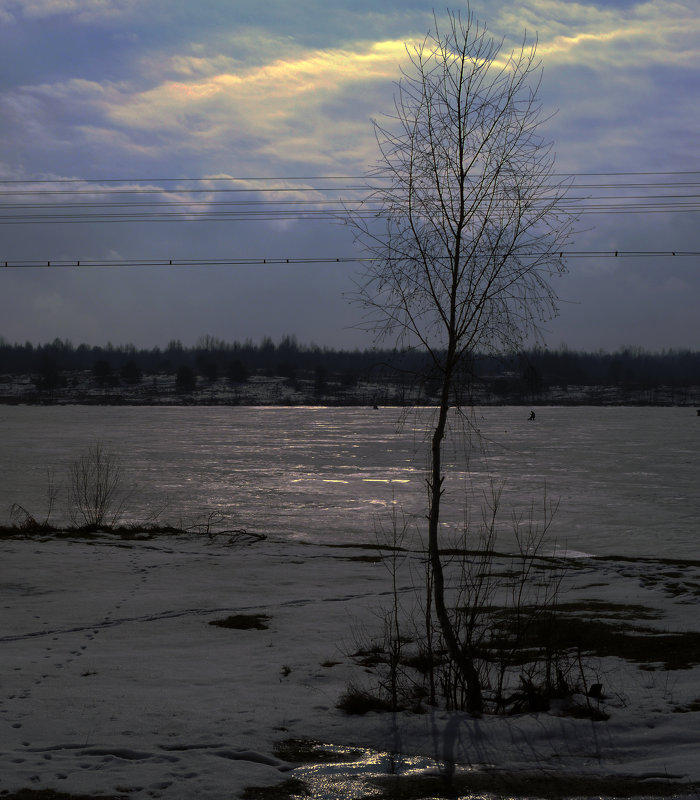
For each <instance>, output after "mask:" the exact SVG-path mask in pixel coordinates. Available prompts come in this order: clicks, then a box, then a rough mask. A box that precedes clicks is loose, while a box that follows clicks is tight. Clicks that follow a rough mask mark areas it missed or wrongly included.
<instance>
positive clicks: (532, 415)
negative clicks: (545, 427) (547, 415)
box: [528, 411, 535, 422]
mask: <svg viewBox="0 0 700 800" xmlns="http://www.w3.org/2000/svg"><path fill="white" fill-rule="evenodd" d="M534 418H535V412H534V411H531V412H530V416H529V417H528V420H529V421H530V422H532V420H533V419H534Z"/></svg>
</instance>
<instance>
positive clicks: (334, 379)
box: [0, 336, 700, 401]
mask: <svg viewBox="0 0 700 800" xmlns="http://www.w3.org/2000/svg"><path fill="white" fill-rule="evenodd" d="M76 375H81V376H82V380H85V379H86V376H87V378H89V380H90V381H92V383H94V384H95V385H96V386H99V387H102V388H109V389H111V390H114V391H119V388H120V387H122V388H123V389H124V390H125V391H126V389H127V388H128V387H129V386H131V387H133V386H137V385H138V384H140V383H141V382H142V381H143V380H144V379H145V377H146V376H153V375H170V376H174V379H175V381H176V383H175V385H176V386H177V387H178V388H179V389H180V390H182V391H185V390H189V391H193V390H195V388H196V387H203V386H207V385H211V384H212V383H214V382H216V383H226V384H231V385H236V384H239V385H240V384H245V383H246V382H248V381H250V380H253V379H256V378H258V379H260V378H261V377H262V376H266V377H272V376H274V377H277V378H280V379H284V380H285V381H287V382H291V383H293V382H295V381H300V380H302V379H303V380H305V381H313V382H315V387H316V391H317V394H318V393H319V391H318V390H319V386H321V385H323V386H325V387H328V386H331V385H334V386H337V387H342V388H343V390H345V389H347V387H351V386H355V385H357V384H358V382H361V381H365V382H367V381H370V382H374V383H379V384H389V383H390V384H392V385H394V386H402V387H409V386H411V387H417V386H418V385H419V384H420V385H421V387H423V388H422V389H421V391H423V392H424V393H425V394H424V396H429V395H430V383H431V380H430V363H429V360H428V357H427V355H426V353H425V352H421V351H410V350H403V351H393V350H381V349H376V350H334V349H330V348H325V347H318V346H315V345H303V344H300V343H299V342H297V340H296V339H295V338H294V337H292V336H287V337H285V338H283V339H282V340H280V341H279V342H277V343H275V342H273V341H272V340H271V339H270V338H265V339H263V340H262V341H261V342H259V343H254V342H252V341H250V340H246V341H245V342H243V343H240V342H237V341H236V342H233V343H227V342H224V341H221V340H219V339H215V338H213V337H211V336H205V337H202V338H201V339H200V340H199V341H198V342H197V344H195V345H194V346H192V347H186V346H183V344H182V343H181V342H180V341H177V340H173V341H171V342H170V343H169V344H168V346H167V347H165V348H163V349H161V348H159V347H154V348H151V349H137V348H136V347H134V346H133V345H119V346H113V345H111V344H107V345H106V346H103V347H99V346H92V345H87V344H80V345H78V346H74V345H73V344H72V343H71V342H70V341H63V340H61V339H55V340H54V341H53V342H51V343H49V344H43V345H33V344H31V343H26V344H10V343H8V342H7V341H5V340H3V339H2V338H0V382H1V383H4V384H9V383H11V382H12V381H14V380H16V379H17V378H18V376H29V379H30V383H31V385H32V386H33V388H34V390H35V391H36V392H39V393H41V392H52V391H54V390H56V389H57V388H59V387H62V386H67V385H70V381H71V379H72V380H73V381H74V382H75V381H76V377H75V376H76ZM464 386H465V392H471V391H472V390H474V387H478V389H479V391H481V393H482V394H483V393H484V392H485V391H487V392H488V393H489V395H490V396H492V397H494V398H495V399H497V398H499V397H502V398H504V399H508V400H509V401H513V400H517V399H521V400H523V401H524V400H527V399H529V400H533V399H536V398H537V397H541V399H542V400H543V401H544V400H546V397H545V395H546V394H547V393H548V392H549V391H551V390H552V389H553V387H556V388H557V390H558V391H559V392H562V391H563V392H567V391H568V390H569V388H570V387H571V388H573V387H614V388H616V389H620V390H624V391H637V392H640V391H641V392H643V391H650V390H655V389H658V388H659V387H665V388H666V389H671V390H674V391H680V392H681V393H682V390H687V389H688V388H689V387H698V386H700V352H694V351H690V350H667V351H662V352H648V351H645V350H642V349H638V348H625V349H623V350H620V351H618V352H615V353H606V352H602V351H601V352H595V353H584V352H576V351H571V350H568V349H565V348H562V349H559V350H548V349H534V350H529V351H526V352H522V353H517V354H512V355H507V356H500V357H494V356H486V355H476V356H474V357H473V359H472V361H471V363H470V365H469V369H468V370H467V372H466V373H465V376H464ZM425 387H427V389H426V388H425ZM402 396H404V397H407V395H406V394H404V395H402Z"/></svg>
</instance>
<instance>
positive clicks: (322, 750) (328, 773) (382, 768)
mask: <svg viewBox="0 0 700 800" xmlns="http://www.w3.org/2000/svg"><path fill="white" fill-rule="evenodd" d="M314 758H315V759H316V760H317V762H318V763H305V764H302V765H300V766H298V767H295V769H294V771H293V773H292V774H293V776H294V778H296V779H297V780H299V781H301V782H302V783H303V784H304V787H305V791H306V792H307V793H308V794H307V793H305V794H304V795H303V796H304V797H307V798H308V797H310V798H312V800H338V798H339V797H342V798H343V800H355V799H356V798H357V799H358V800H359V798H363V799H364V798H371V797H376V798H386V797H393V796H398V795H395V794H394V791H395V789H396V786H395V784H394V782H393V780H392V779H393V778H396V779H401V780H402V781H405V780H406V779H409V778H411V777H415V778H419V777H420V778H426V779H432V781H434V783H432V785H431V787H430V788H429V789H428V788H427V787H426V789H427V791H428V792H429V795H426V797H427V796H430V797H434V798H440V797H451V798H453V799H454V798H455V794H454V792H453V791H452V792H450V791H449V784H448V783H446V782H445V781H448V780H449V779H451V778H453V777H456V776H457V775H466V774H467V773H468V772H471V771H472V770H471V768H467V767H455V765H453V764H451V763H436V761H435V760H434V759H432V758H428V757H426V756H406V755H401V754H396V753H389V752H377V751H375V750H369V749H364V748H362V749H360V748H349V747H341V746H336V745H328V744H317V745H313V747H312V750H311V751H310V752H309V760H312V759H314ZM300 796H301V795H300ZM410 796H411V797H416V795H415V794H411V795H410ZM473 796H474V797H475V795H471V794H468V795H460V798H462V800H469V798H471V797H473ZM292 797H296V795H292Z"/></svg>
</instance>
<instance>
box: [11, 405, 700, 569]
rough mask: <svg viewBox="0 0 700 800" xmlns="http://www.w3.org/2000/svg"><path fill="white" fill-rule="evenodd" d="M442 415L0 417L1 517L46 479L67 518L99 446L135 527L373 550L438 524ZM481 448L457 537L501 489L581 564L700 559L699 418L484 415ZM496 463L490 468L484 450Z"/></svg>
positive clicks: (460, 482) (460, 480)
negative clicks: (432, 488)
mask: <svg viewBox="0 0 700 800" xmlns="http://www.w3.org/2000/svg"><path fill="white" fill-rule="evenodd" d="M431 413H432V412H431V411H430V410H429V409H423V410H421V411H419V412H410V411H408V412H404V416H403V420H402V421H400V420H401V411H400V410H398V409H396V408H382V409H378V410H373V409H369V408H336V409H329V408H243V407H232V408H206V407H199V408H186V407H179V408H119V407H113V408H109V407H97V408H94V407H85V406H65V407H8V406H4V407H0V443H1V445H2V447H1V449H0V512H5V510H6V509H7V508H8V507H9V506H10V504H12V503H20V504H21V505H22V506H24V507H25V508H26V509H27V510H28V511H30V513H32V514H34V515H35V516H36V517H37V519H38V518H40V517H41V516H42V514H43V513H44V510H45V507H46V486H47V476H46V470H47V468H54V469H55V480H56V483H57V485H58V488H59V489H60V493H59V496H58V498H57V501H56V506H55V510H54V517H53V518H54V519H56V520H59V519H61V518H63V519H67V517H68V511H67V508H68V486H67V480H66V477H67V473H68V466H69V464H70V463H71V461H72V460H74V459H75V458H76V457H77V456H79V455H80V454H82V452H84V450H85V449H86V447H87V446H89V445H90V444H91V443H93V442H95V441H102V442H104V443H105V446H106V447H107V448H108V449H111V450H113V451H114V452H115V453H116V454H118V455H119V456H121V458H122V463H123V467H124V480H125V484H126V488H127V489H128V498H127V502H126V505H125V510H126V511H127V513H126V518H127V520H129V521H134V522H143V521H147V520H149V519H151V518H152V516H153V515H154V514H159V515H160V519H161V521H168V522H171V523H173V524H180V523H181V522H182V523H184V524H193V523H195V522H197V521H199V522H201V521H202V520H203V519H205V518H206V516H207V514H208V513H209V512H211V511H216V510H219V511H222V512H224V513H226V514H230V515H231V517H232V519H233V520H235V522H236V524H237V525H239V526H243V527H246V528H248V529H250V530H254V531H256V532H260V533H265V534H269V533H274V534H275V535H279V536H284V537H292V538H296V539H300V540H304V541H313V542H332V541H333V540H334V539H337V538H338V537H340V538H341V539H342V540H344V541H347V540H354V541H360V542H366V541H368V539H370V540H371V539H372V537H373V530H374V526H375V522H376V519H375V517H376V514H377V512H381V511H382V510H385V509H388V508H390V507H391V505H392V503H393V502H396V503H398V504H399V505H400V506H401V508H402V509H403V510H404V512H405V513H407V514H409V515H414V516H415V518H416V519H417V520H418V521H419V522H422V520H423V519H424V514H425V478H424V475H425V473H424V466H425V452H426V451H425V430H426V424H427V423H428V422H429V419H430V414H431ZM465 424H466V427H467V431H468V432H470V431H471V432H474V431H476V430H478V431H479V434H480V438H478V437H476V436H472V441H473V442H474V444H475V447H474V448H473V449H472V450H471V451H470V453H469V454H468V455H467V454H465V452H464V449H463V447H462V446H461V436H460V435H459V427H460V425H459V423H458V421H457V420H456V418H453V425H452V429H451V431H450V432H449V435H448V442H447V455H448V460H451V462H452V465H453V466H454V469H450V471H449V475H448V479H447V481H446V483H445V488H446V491H447V500H449V502H450V505H449V507H446V508H445V520H446V522H447V529H448V530H449V529H452V530H457V529H459V528H460V527H461V524H462V521H463V518H464V502H463V501H464V499H465V498H467V499H468V501H469V503H470V504H476V506H477V507H478V506H479V505H480V504H481V501H482V498H483V493H484V492H486V493H488V492H489V491H490V484H491V482H494V483H495V484H496V485H497V486H503V487H504V492H503V502H504V510H505V512H506V513H505V515H504V516H505V518H507V517H508V509H509V508H510V507H514V508H516V509H518V510H519V511H523V510H524V509H526V508H527V507H528V506H529V505H530V504H531V503H533V502H534V503H536V504H541V502H542V497H543V493H544V491H545V488H546V492H547V494H548V496H549V497H550V499H552V500H554V501H556V502H558V503H559V509H558V512H557V516H556V520H555V526H554V531H553V532H554V535H555V536H556V539H557V540H558V544H559V546H560V547H565V548H567V549H570V550H577V551H580V552H583V553H588V554H593V555H598V554H612V553H615V554H621V555H626V554H634V555H637V556H638V555H648V556H652V557H653V556H658V555H664V556H667V557H671V558H672V557H681V558H695V557H697V556H698V543H697V529H696V523H697V520H698V518H700V492H698V490H697V487H698V485H699V484H700V459H698V457H697V453H698V452H700V418H698V417H697V416H696V415H695V412H694V409H689V408H596V407H574V408H538V410H537V419H536V420H535V422H528V409H526V408H522V407H518V408H478V409H476V410H475V412H474V414H473V416H472V417H471V418H470V419H468V420H467V421H466V423H465ZM482 445H483V447H484V448H485V452H483V453H482V451H481V447H482Z"/></svg>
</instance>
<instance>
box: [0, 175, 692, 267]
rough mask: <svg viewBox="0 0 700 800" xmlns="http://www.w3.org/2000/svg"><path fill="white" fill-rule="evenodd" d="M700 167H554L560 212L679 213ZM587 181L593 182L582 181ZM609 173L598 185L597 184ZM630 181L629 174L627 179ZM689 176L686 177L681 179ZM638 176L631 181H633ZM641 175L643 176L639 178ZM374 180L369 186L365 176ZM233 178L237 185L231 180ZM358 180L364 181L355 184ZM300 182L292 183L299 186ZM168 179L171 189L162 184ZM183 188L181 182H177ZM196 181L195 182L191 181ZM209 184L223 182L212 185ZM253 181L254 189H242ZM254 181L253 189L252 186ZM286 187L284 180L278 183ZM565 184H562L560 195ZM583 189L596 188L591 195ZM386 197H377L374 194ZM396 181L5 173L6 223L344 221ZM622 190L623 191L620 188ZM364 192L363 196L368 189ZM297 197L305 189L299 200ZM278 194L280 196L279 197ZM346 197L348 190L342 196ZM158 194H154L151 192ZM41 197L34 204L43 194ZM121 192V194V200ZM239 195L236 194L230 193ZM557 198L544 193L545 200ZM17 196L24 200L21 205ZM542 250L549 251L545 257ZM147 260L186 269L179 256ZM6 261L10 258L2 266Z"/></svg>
mask: <svg viewBox="0 0 700 800" xmlns="http://www.w3.org/2000/svg"><path fill="white" fill-rule="evenodd" d="M698 176H700V170H676V171H666V172H659V171H626V172H623V171H619V172H581V173H563V172H562V173H554V174H553V175H552V178H563V179H567V180H571V186H570V190H571V191H575V192H576V194H575V195H574V194H571V193H570V194H568V195H567V194H566V193H564V196H563V197H562V198H561V202H560V203H559V204H558V205H557V210H558V211H559V212H561V213H564V214H571V215H572V216H583V215H596V214H605V215H611V214H637V215H647V214H678V213H684V214H687V213H694V212H697V211H700V193H699V192H698V188H697V187H700V180H697V177H698ZM577 178H582V179H586V181H587V182H585V183H576V179H577ZM592 178H600V179H601V180H600V181H598V182H596V181H595V180H590V179H592ZM619 178H622V179H623V180H618V179H619ZM681 178H682V179H681ZM628 179H629V180H628ZM635 179H639V180H635ZM363 181H364V183H359V182H363ZM224 182H228V183H229V184H233V185H228V186H223V185H222V183H224ZM355 182H358V183H355ZM295 183H296V185H290V184H295ZM157 184H162V185H160V186H159V185H157ZM173 184H178V185H177V186H174V185H173ZM183 184H186V185H183ZM206 184H215V185H209V186H207V185H206ZM241 184H244V185H241ZM251 184H252V185H251ZM271 184H277V185H271ZM560 186H561V184H560V183H554V184H552V189H553V191H554V192H557V191H558V190H559V188H560ZM583 190H590V191H591V194H589V195H588V194H586V193H585V191H584V193H583V194H582V193H581V192H582V191H583ZM373 191H374V192H376V193H377V195H376V196H375V197H374V198H373V197H372V192H373ZM391 191H392V188H391V184H390V183H389V184H387V185H382V181H381V180H380V179H378V178H377V176H371V175H370V176H369V177H368V176H358V175H315V176H314V175H307V176H303V175H302V176H267V177H260V176H255V177H234V176H212V177H207V176H204V177H198V178H177V177H160V178H146V177H141V178H116V177H104V178H45V179H38V178H36V179H17V178H6V179H2V178H0V225H2V226H17V225H21V226H27V225H66V224H69V225H76V224H100V225H107V224H126V223H167V222H170V223H172V222H181V223H182V222H208V223H214V222H228V223H232V222H233V223H248V222H272V221H336V222H342V221H343V220H344V218H347V216H348V215H349V214H352V215H353V216H354V217H355V218H363V219H372V218H374V217H378V216H381V215H382V205H381V202H379V201H381V199H382V198H383V197H386V196H387V194H388V195H390V194H391ZM612 192H614V193H612ZM358 193H362V194H358ZM290 194H295V195H297V196H296V197H290ZM272 195H274V197H273V196H272ZM337 195H340V196H337ZM146 197H148V198H149V199H148V200H146V199H145V198H146ZM34 198H35V199H36V202H32V200H33V199H34ZM112 198H114V199H112ZM229 198H230V199H229ZM555 198H556V196H555V195H552V196H546V195H545V196H542V197H541V198H539V202H540V203H547V202H551V201H552V200H553V199H555ZM13 201H14V202H13ZM540 255H541V254H540ZM564 255H566V257H567V258H577V257H596V258H608V257H624V258H628V257H635V258H639V257H647V256H648V257H651V256H656V257H658V256H662V255H670V256H679V257H689V256H693V257H696V256H697V255H698V254H697V253H695V252H686V251H667V252H661V251H635V252H632V251H629V252H622V251H596V252H593V251H569V252H567V253H565V254H564ZM361 260H362V259H360V258H357V257H354V258H331V259H282V260H278V261H276V262H275V261H270V260H265V259H253V260H246V261H240V260H235V259H234V260H230V259H228V260H226V259H225V260H223V261H222V260H218V259H198V260H196V261H194V262H191V261H188V262H183V263H187V264H193V263H196V264H199V265H203V264H214V263H216V264H229V265H234V264H243V263H245V264H260V263H262V264H265V263H268V264H269V263H287V264H290V263H292V264H293V263H345V262H348V261H353V262H357V261H361ZM46 263H47V264H49V265H50V266H63V265H65V266H75V265H79V266H87V265H90V266H104V265H110V266H128V265H131V263H132V262H129V261H124V262H118V263H117V262H72V261H71V262H65V263H64V262H60V261H49V262H46ZM134 263H138V264H143V265H148V264H152V263H153V264H155V263H157V264H161V263H167V264H170V265H177V264H180V263H181V262H177V261H175V262H173V261H171V260H170V259H168V260H167V262H166V261H162V260H159V261H157V262H150V261H148V262H147V261H143V260H139V261H137V262H134ZM2 264H3V262H2V261H0V266H2ZM43 265H44V262H5V266H7V267H14V266H17V267H20V266H22V267H24V266H43Z"/></svg>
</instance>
